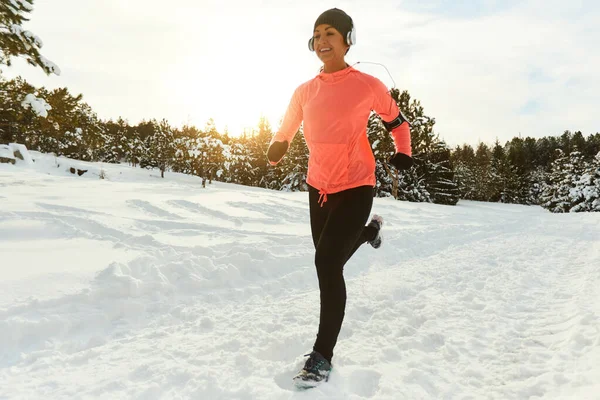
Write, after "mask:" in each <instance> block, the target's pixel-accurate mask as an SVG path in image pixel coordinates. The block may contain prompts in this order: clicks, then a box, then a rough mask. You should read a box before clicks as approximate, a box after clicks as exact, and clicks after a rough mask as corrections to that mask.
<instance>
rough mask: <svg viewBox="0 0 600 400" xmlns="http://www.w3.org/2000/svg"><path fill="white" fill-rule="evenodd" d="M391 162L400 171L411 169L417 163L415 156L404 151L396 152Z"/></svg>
mask: <svg viewBox="0 0 600 400" xmlns="http://www.w3.org/2000/svg"><path fill="white" fill-rule="evenodd" d="M388 162H389V163H390V164H392V165H393V166H394V167H396V168H397V169H398V170H399V171H405V170H407V169H410V168H411V167H412V166H413V164H414V163H415V162H414V160H413V158H412V157H411V156H409V155H406V154H404V153H396V154H394V155H393V156H392V157H390V159H389V160H388Z"/></svg>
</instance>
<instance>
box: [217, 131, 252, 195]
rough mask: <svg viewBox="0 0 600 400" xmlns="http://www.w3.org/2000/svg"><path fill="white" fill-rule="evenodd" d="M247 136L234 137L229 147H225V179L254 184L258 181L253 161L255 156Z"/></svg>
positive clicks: (243, 183) (246, 184) (232, 181)
mask: <svg viewBox="0 0 600 400" xmlns="http://www.w3.org/2000/svg"><path fill="white" fill-rule="evenodd" d="M247 140H248V139H247V138H246V137H241V138H239V139H232V143H231V144H230V145H229V148H228V149H225V158H226V161H225V163H224V167H225V172H226V174H225V177H224V181H225V182H229V183H237V184H240V185H245V186H252V184H253V182H255V181H256V176H255V170H254V167H253V166H252V163H251V161H252V160H253V158H252V157H253V156H252V154H251V153H250V150H249V147H248V145H247Z"/></svg>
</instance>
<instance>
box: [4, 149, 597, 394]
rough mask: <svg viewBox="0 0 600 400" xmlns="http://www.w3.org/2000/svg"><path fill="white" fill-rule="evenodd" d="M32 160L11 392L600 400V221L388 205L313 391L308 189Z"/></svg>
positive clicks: (501, 209) (10, 329) (23, 213)
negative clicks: (308, 384)
mask: <svg viewBox="0 0 600 400" xmlns="http://www.w3.org/2000/svg"><path fill="white" fill-rule="evenodd" d="M33 155H34V158H35V159H36V163H35V164H34V165H25V163H24V162H22V161H20V162H18V163H17V165H15V166H12V165H0V276H1V279H0V398H2V399H4V398H7V399H50V398H51V399H57V398H61V399H87V398H94V399H95V398H101V399H188V398H193V399H207V400H214V399H240V400H246V399H261V400H262V399H529V398H544V399H600V213H595V214H566V215H564V214H563V215H556V214H551V213H549V212H547V211H545V210H543V209H541V208H538V207H524V206H515V205H501V204H489V203H477V202H465V201H461V202H460V203H459V204H458V206H456V207H449V206H438V205H432V204H413V203H406V202H398V201H393V200H390V199H375V203H374V210H373V211H374V212H376V213H379V214H381V215H383V216H384V218H385V220H386V225H385V227H384V232H385V242H384V245H383V247H382V248H381V249H380V250H374V249H372V248H371V247H370V246H368V245H367V246H364V247H363V248H361V249H360V250H359V251H358V252H357V253H356V254H355V256H354V258H353V259H352V260H351V261H350V262H349V264H348V265H347V266H346V278H347V286H348V305H347V310H346V318H345V322H344V326H343V328H342V332H341V334H340V340H339V342H338V345H337V347H336V355H335V357H334V360H333V361H334V370H333V373H332V378H331V379H330V381H329V382H328V383H326V384H324V385H322V386H321V387H319V388H316V389H313V390H311V391H307V392H295V391H292V385H291V383H292V381H291V378H292V376H293V375H294V374H295V372H297V371H298V369H299V368H300V367H301V365H302V363H303V360H304V357H303V355H304V354H306V353H307V352H308V351H309V350H310V348H311V346H312V343H313V340H314V337H315V333H316V329H317V323H318V309H319V307H318V301H319V300H318V299H319V297H318V289H317V280H316V274H315V271H314V267H313V247H312V241H311V237H310V230H309V221H308V205H307V195H306V193H279V192H274V191H267V190H263V189H259V188H248V187H243V186H237V185H229V184H223V183H213V184H212V185H210V186H208V187H207V188H206V189H203V188H202V187H201V185H200V181H199V179H197V178H194V177H190V176H184V175H179V174H172V173H167V174H166V178H165V179H160V177H159V176H160V173H159V172H154V171H152V172H150V171H147V170H142V169H134V168H129V167H127V166H118V165H101V164H91V163H84V162H79V161H72V160H66V159H58V160H56V159H55V158H54V157H51V156H47V155H41V154H39V153H33ZM57 164H60V166H59V167H57ZM70 166H73V167H75V168H80V169H88V172H87V173H86V174H84V175H83V176H81V177H79V176H76V175H72V174H70V173H69V172H67V169H68V168H69V167H70ZM101 170H102V171H103V172H104V175H105V177H106V179H99V175H101Z"/></svg>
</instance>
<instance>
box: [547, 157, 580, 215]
mask: <svg viewBox="0 0 600 400" xmlns="http://www.w3.org/2000/svg"><path fill="white" fill-rule="evenodd" d="M588 169H589V166H588V164H587V163H586V162H585V161H584V160H583V157H582V154H581V153H580V152H578V151H573V152H572V153H571V154H570V155H568V156H567V155H565V154H564V152H563V151H562V150H560V149H557V150H556V159H555V160H554V162H553V163H552V165H551V172H550V174H549V176H548V181H547V182H546V183H545V185H544V188H543V190H542V194H541V196H540V198H541V201H542V207H544V208H546V209H548V210H550V211H551V212H554V213H566V212H570V211H571V209H573V208H576V210H579V209H580V208H581V207H580V206H579V204H580V203H582V202H583V201H584V198H583V197H582V196H581V185H582V182H581V177H582V176H583V174H584V173H585V172H586V171H587V170H588ZM583 185H585V183H583Z"/></svg>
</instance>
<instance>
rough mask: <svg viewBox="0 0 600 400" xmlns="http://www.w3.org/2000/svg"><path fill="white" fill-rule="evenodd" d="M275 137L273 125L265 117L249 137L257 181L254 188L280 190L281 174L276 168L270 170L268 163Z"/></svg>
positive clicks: (254, 182) (253, 168)
mask: <svg viewBox="0 0 600 400" xmlns="http://www.w3.org/2000/svg"><path fill="white" fill-rule="evenodd" d="M272 137H273V132H272V130H271V124H270V123H269V121H268V120H267V118H265V117H261V118H260V120H259V122H258V127H257V129H255V130H253V131H252V134H251V135H249V136H248V142H247V143H248V147H249V150H250V155H251V157H252V158H251V160H250V164H251V165H252V172H253V173H252V175H253V176H254V178H255V180H254V181H253V183H252V186H259V187H263V188H268V189H279V187H280V186H279V185H280V180H279V179H277V175H278V174H279V173H280V172H279V171H278V170H277V169H276V168H269V164H268V161H267V156H266V154H267V149H268V148H269V143H270V142H271V138H272Z"/></svg>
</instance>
